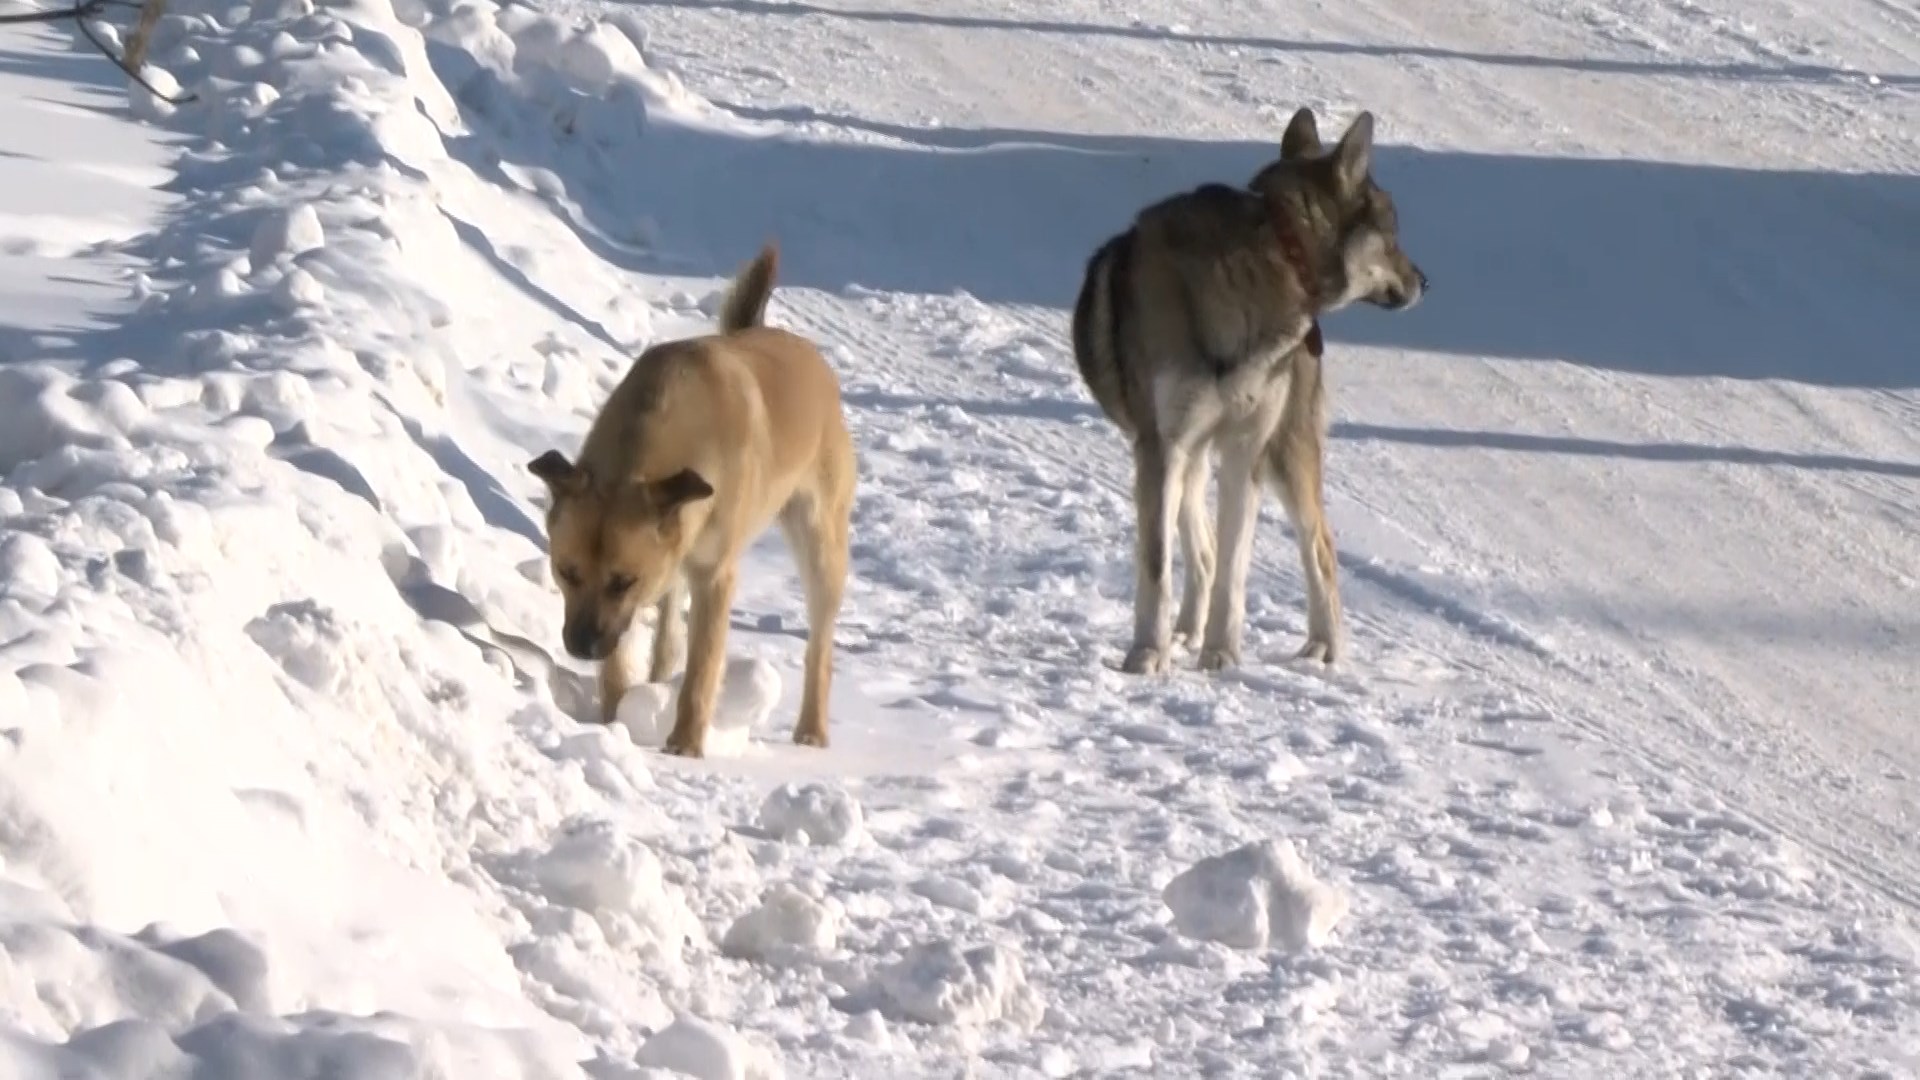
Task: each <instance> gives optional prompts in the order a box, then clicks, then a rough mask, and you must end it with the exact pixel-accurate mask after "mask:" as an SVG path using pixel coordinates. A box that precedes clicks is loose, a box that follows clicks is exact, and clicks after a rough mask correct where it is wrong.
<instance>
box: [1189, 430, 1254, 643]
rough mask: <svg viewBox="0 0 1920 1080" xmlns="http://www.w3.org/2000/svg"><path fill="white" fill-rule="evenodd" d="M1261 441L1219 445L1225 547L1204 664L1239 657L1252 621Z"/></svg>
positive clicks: (1216, 574)
mask: <svg viewBox="0 0 1920 1080" xmlns="http://www.w3.org/2000/svg"><path fill="white" fill-rule="evenodd" d="M1264 450H1265V447H1264V446H1263V445H1261V442H1260V441H1255V440H1251V439H1246V438H1231V439H1223V440H1221V444H1220V530H1219V535H1220V552H1219V562H1218V564H1217V566H1216V568H1215V571H1214V578H1213V603H1212V605H1211V610H1210V611H1209V612H1208V613H1207V634H1206V640H1205V643H1204V644H1203V645H1202V646H1201V649H1200V669H1201V670H1202V671H1219V670H1221V669H1222V668H1228V667H1232V666H1234V665H1236V664H1238V663H1239V662H1240V639H1241V635H1242V633H1243V630H1244V628H1245V626H1246V621H1247V571H1248V570H1249V569H1250V568H1251V566H1252V563H1253V532H1254V525H1255V524H1257V523H1258V522H1259V520H1260V471H1261V468H1262V462H1261V452H1262V451H1264Z"/></svg>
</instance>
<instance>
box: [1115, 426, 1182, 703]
mask: <svg viewBox="0 0 1920 1080" xmlns="http://www.w3.org/2000/svg"><path fill="white" fill-rule="evenodd" d="M1133 469H1134V477H1133V509H1134V516H1135V519H1136V520H1137V522H1138V528H1139V532H1138V534H1137V536H1136V538H1135V543H1134V584H1133V590H1134V591H1133V648H1132V649H1131V650H1129V651H1128V652H1127V659H1126V662H1125V663H1123V664H1122V665H1121V670H1122V671H1125V672H1127V673H1129V674H1133V675H1152V674H1157V673H1159V672H1161V671H1163V670H1165V669H1166V666H1167V653H1168V652H1169V651H1170V650H1171V646H1172V644H1173V621H1172V619H1171V618H1169V617H1168V609H1170V608H1171V607H1172V606H1173V542H1174V535H1173V524H1174V519H1175V515H1177V514H1178V513H1179V507H1180V487H1181V484H1182V482H1183V481H1184V480H1185V479H1186V472H1187V452H1186V451H1183V450H1179V449H1177V448H1173V447H1168V446H1164V445H1162V444H1161V443H1160V441H1159V440H1158V439H1156V438H1154V437H1152V436H1144V437H1142V438H1141V439H1140V440H1139V441H1138V442H1137V443H1135V444H1134V451H1133Z"/></svg>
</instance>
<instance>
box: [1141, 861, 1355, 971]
mask: <svg viewBox="0 0 1920 1080" xmlns="http://www.w3.org/2000/svg"><path fill="white" fill-rule="evenodd" d="M1161 899H1162V900H1164V901H1165V902H1166V905H1167V907H1168V908H1169V909H1171V910H1172V912H1173V923H1174V926H1175V927H1177V928H1178V929H1179V931H1180V932H1181V933H1182V934H1185V935H1187V936H1188V937H1194V938H1202V939H1205V940H1208V941H1217V942H1220V943H1221V944H1223V945H1230V946H1233V947H1234V948H1238V949H1264V948H1267V947H1268V946H1269V945H1275V946H1278V947H1280V948H1283V949H1286V950H1287V951H1289V952H1301V951H1303V950H1306V949H1308V948H1318V947H1319V946H1321V945H1323V944H1325V943H1326V940H1327V936H1328V934H1330V933H1331V932H1332V930H1333V927H1334V925H1335V924H1337V923H1338V922H1339V921H1340V920H1341V919H1343V918H1345V917H1346V914H1347V897H1346V894H1345V893H1342V892H1341V891H1340V890H1338V889H1336V888H1334V887H1333V886H1331V885H1327V884H1325V883H1323V882H1321V881H1320V880H1319V879H1318V878H1316V877H1315V876H1314V874H1313V871H1312V870H1311V869H1309V868H1308V867H1307V864H1306V863H1305V861H1303V860H1302V859H1301V858H1300V853H1299V852H1298V851H1296V850H1294V846H1293V842H1292V841H1290V840H1268V841H1266V842H1264V843H1258V844H1247V845H1246V846H1244V847H1240V848H1236V849H1234V850H1233V851H1229V852H1227V853H1226V854H1224V855H1214V856H1211V857H1209V858H1205V859H1202V860H1200V861H1199V862H1197V863H1195V864H1193V866H1191V867H1189V868H1188V869H1186V870H1185V871H1183V872H1181V874H1180V875H1179V876H1177V877H1175V878H1174V879H1173V880H1172V881H1170V882H1168V883H1167V887H1166V889H1165V890H1163V891H1162V893H1161Z"/></svg>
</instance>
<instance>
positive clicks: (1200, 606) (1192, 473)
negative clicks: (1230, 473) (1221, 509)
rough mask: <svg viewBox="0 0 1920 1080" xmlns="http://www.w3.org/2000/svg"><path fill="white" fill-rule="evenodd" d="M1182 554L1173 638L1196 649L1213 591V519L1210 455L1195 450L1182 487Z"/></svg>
mask: <svg viewBox="0 0 1920 1080" xmlns="http://www.w3.org/2000/svg"><path fill="white" fill-rule="evenodd" d="M1179 519H1180V553H1181V555H1182V556H1183V557H1184V558H1185V560H1186V571H1187V573H1186V584H1185V590H1186V591H1185V592H1184V593H1183V594H1182V595H1181V597H1180V617H1179V618H1178V619H1177V620H1176V621H1175V622H1174V625H1173V635H1174V638H1175V639H1176V640H1178V641H1180V642H1181V643H1183V644H1184V645H1186V646H1187V647H1188V648H1197V647H1198V646H1199V644H1200V633H1201V631H1202V630H1204V629H1206V625H1207V607H1208V602H1209V600H1210V599H1211V598H1212V592H1213V569H1214V567H1213V556H1214V551H1213V519H1212V518H1211V517H1209V516H1208V515H1207V453H1206V450H1205V448H1201V449H1199V450H1196V451H1195V452H1194V453H1193V454H1191V455H1189V456H1188V458H1187V477H1186V480H1185V482H1184V483H1182V484H1181V485H1180V515H1179Z"/></svg>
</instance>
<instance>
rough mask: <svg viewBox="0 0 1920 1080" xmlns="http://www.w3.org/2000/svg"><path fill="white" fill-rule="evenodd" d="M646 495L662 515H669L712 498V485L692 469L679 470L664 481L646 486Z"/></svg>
mask: <svg viewBox="0 0 1920 1080" xmlns="http://www.w3.org/2000/svg"><path fill="white" fill-rule="evenodd" d="M647 494H648V496H649V497H650V498H651V499H652V501H653V505H654V506H655V507H657V508H659V510H660V511H661V512H662V513H671V512H672V511H674V510H678V509H679V508H681V507H682V506H685V505H686V504H688V503H690V502H699V501H700V500H701V499H706V498H710V497H712V495H713V485H712V484H709V483H707V479H706V477H704V476H701V475H700V474H699V473H697V472H694V471H693V470H692V469H681V470H680V471H679V472H677V473H674V474H673V475H672V476H669V477H667V478H666V479H664V480H655V481H653V482H652V483H650V484H648V485H647Z"/></svg>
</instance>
